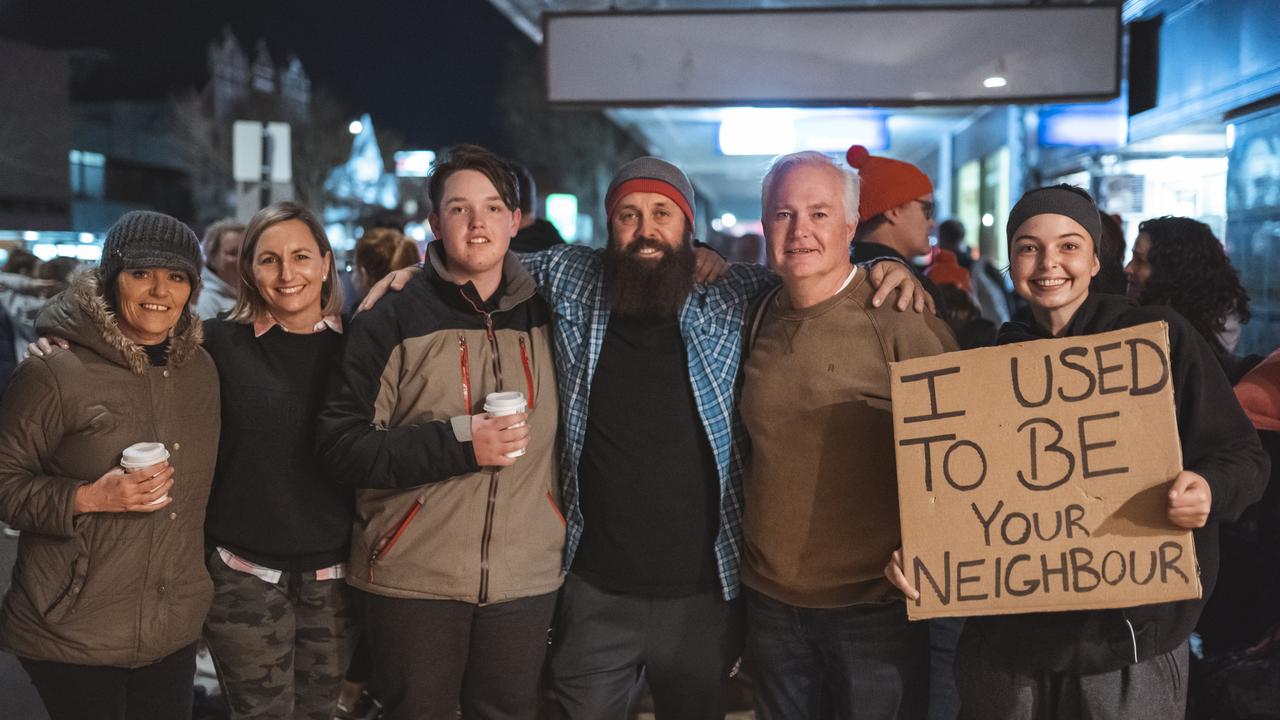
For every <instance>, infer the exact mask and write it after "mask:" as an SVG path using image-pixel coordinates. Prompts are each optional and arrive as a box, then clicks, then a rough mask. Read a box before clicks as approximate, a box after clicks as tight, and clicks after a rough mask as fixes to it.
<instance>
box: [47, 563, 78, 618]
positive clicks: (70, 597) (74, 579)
mask: <svg viewBox="0 0 1280 720" xmlns="http://www.w3.org/2000/svg"><path fill="white" fill-rule="evenodd" d="M88 574H89V558H88V557H87V556H85V555H83V554H79V555H76V557H75V559H74V560H72V561H71V566H70V568H69V569H68V572H67V578H66V581H65V582H64V583H63V585H62V588H61V589H60V591H59V592H57V593H56V594H55V595H54V597H53V599H52V601H51V602H50V603H49V604H48V607H46V608H44V609H43V612H42V613H41V614H42V615H43V616H44V618H45V619H46V620H48V621H49V622H54V623H56V622H60V621H61V620H62V619H63V618H65V617H66V616H67V615H68V614H69V613H74V612H75V611H76V606H77V605H78V604H79V603H80V597H81V595H83V594H84V579H85V576H87V575H88Z"/></svg>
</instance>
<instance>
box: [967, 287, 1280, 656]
mask: <svg viewBox="0 0 1280 720" xmlns="http://www.w3.org/2000/svg"><path fill="white" fill-rule="evenodd" d="M1157 321H1163V322H1165V323H1167V324H1168V326H1169V353H1170V364H1171V365H1172V375H1173V400H1174V406H1175V412H1176V413H1177V421H1178V439H1179V441H1180V443H1181V445H1182V463H1183V468H1185V469H1187V470H1191V471H1193V472H1196V473H1198V474H1200V475H1202V476H1204V479H1205V481H1206V482H1208V484H1209V488H1210V491H1211V492H1212V495H1213V501H1212V505H1211V506H1210V511H1209V522H1208V524H1207V525H1206V526H1205V527H1203V528H1200V529H1199V530H1196V531H1194V533H1193V535H1194V538H1195V544H1196V558H1197V559H1198V560H1199V565H1200V584H1201V586H1202V587H1203V595H1202V597H1201V598H1200V599H1197V600H1183V601H1179V602H1170V603H1159V604H1153V605H1141V606H1138V607H1133V608H1125V609H1121V610H1086V611H1076V612H1058V613H1029V614H1024V615H999V616H991V617H979V618H972V619H971V620H970V621H969V622H968V623H967V625H966V627H965V633H966V635H969V634H970V633H972V635H971V636H970V637H969V638H967V640H968V641H971V642H977V643H978V647H979V648H980V652H981V653H982V654H983V656H984V657H985V658H987V659H988V660H990V661H992V662H996V663H998V664H1001V665H1005V666H1006V667H1008V668H1010V669H1016V670H1021V671H1026V670H1039V671H1062V672H1075V673H1097V672H1108V671H1112V670H1117V669H1119V668H1122V667H1125V666H1126V665H1129V664H1132V663H1134V662H1135V661H1142V660H1146V659H1148V658H1151V657H1154V656H1156V655H1159V654H1162V653H1166V652H1169V651H1170V650H1173V649H1174V648H1176V647H1177V646H1178V645H1180V644H1182V642H1183V641H1185V640H1186V639H1187V637H1188V636H1190V634H1191V631H1192V629H1193V628H1194V627H1195V624H1196V620H1197V619H1198V618H1199V617H1200V610H1201V608H1203V607H1204V603H1205V601H1206V600H1207V599H1208V597H1209V595H1210V594H1211V593H1212V592H1213V586H1214V583H1215V581H1216V580H1217V576H1218V523H1220V522H1222V521H1230V520H1234V519H1236V518H1238V517H1239V516H1240V513H1241V512H1243V511H1244V509H1245V508H1247V507H1248V506H1249V505H1251V504H1253V503H1255V502H1257V500H1258V499H1259V498H1260V497H1262V492H1263V490H1264V489H1265V488H1266V483H1267V477H1268V475H1269V473H1270V461H1269V459H1268V458H1267V455H1266V453H1264V452H1263V450H1262V446H1261V444H1260V443H1259V442H1258V435H1257V433H1256V432H1254V429H1253V426H1252V425H1251V424H1250V423H1249V420H1248V419H1247V418H1246V417H1245V415H1244V412H1243V411H1242V410H1241V409H1240V405H1239V403H1238V402H1237V401H1236V397H1235V394H1234V393H1233V392H1232V390H1231V385H1230V384H1228V382H1227V378H1226V376H1225V375H1223V373H1222V368H1221V367H1220V366H1219V364H1218V361H1217V359H1216V358H1215V357H1214V354H1213V351H1212V350H1211V349H1210V348H1209V345H1208V343H1206V342H1205V340H1204V338H1202V337H1201V336H1200V335H1199V333H1197V332H1196V331H1195V329H1194V328H1192V327H1191V324H1190V323H1188V322H1187V321H1186V320H1184V319H1183V318H1182V316H1180V315H1178V314H1177V313H1176V312H1174V311H1173V310H1170V309H1169V308H1166V307H1156V306H1138V305H1136V304H1134V302H1133V301H1132V300H1129V299H1128V298H1124V297H1120V296H1118V295H1105V294H1095V293H1091V294H1090V295H1089V297H1088V298H1086V299H1085V302H1084V304H1083V305H1081V306H1080V309H1079V310H1077V311H1076V314H1075V315H1074V316H1073V317H1072V318H1071V322H1070V323H1069V324H1068V325H1067V329H1066V332H1064V333H1063V336H1064V337H1074V336H1079V335H1093V334H1096V333H1102V332H1107V331H1110V330H1119V329H1122V328H1128V327H1133V326H1135V325H1141V324H1143V323H1149V322H1157ZM1046 337H1049V333H1048V331H1047V330H1046V329H1045V328H1043V327H1040V326H1039V325H1035V324H1032V325H1024V324H1022V323H1013V322H1011V323H1006V324H1005V325H1004V327H1002V328H1001V329H1000V338H999V344H1001V345H1006V344H1009V343H1015V342H1024V341H1027V340H1037V339H1042V338H1046ZM1170 479H1171V480H1172V478H1170Z"/></svg>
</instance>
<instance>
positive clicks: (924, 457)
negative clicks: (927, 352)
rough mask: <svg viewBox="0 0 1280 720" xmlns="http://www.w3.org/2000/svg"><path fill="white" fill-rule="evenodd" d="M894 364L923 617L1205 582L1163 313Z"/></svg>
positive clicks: (903, 492) (1090, 603) (1142, 594)
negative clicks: (1186, 498)
mask: <svg viewBox="0 0 1280 720" xmlns="http://www.w3.org/2000/svg"><path fill="white" fill-rule="evenodd" d="M890 376H891V381H892V390H893V427H894V440H895V445H896V447H897V464H898V498H899V513H900V516H901V521H902V543H903V571H904V572H905V574H906V576H907V578H908V579H909V580H911V581H912V582H913V583H914V584H915V586H916V587H917V588H918V589H919V590H920V599H919V600H916V601H908V603H907V611H908V614H909V616H910V617H911V618H912V619H920V618H929V617H945V616H964V615H993V614H1001V613H1021V612H1036V611H1049V610H1083V609H1094V608H1116V607H1131V606H1134V605H1145V604H1147V603H1156V602H1167V601H1171V600H1184V599H1188V598H1196V597H1199V596H1200V592H1201V589H1200V578H1199V573H1198V570H1197V565H1196V558H1195V546H1194V544H1193V543H1192V539H1191V532H1190V531H1186V530H1182V529H1180V528H1177V527H1175V526H1174V525H1173V524H1172V523H1171V522H1169V520H1168V518H1167V514H1166V513H1167V504H1168V489H1169V484H1170V481H1171V480H1173V478H1174V476H1176V475H1177V474H1178V472H1179V471H1180V470H1181V466H1182V453H1181V449H1180V446H1179V444H1178V428H1177V423H1176V419H1175V412H1174V405H1173V387H1172V378H1171V376H1170V364H1169V340H1168V330H1167V327H1166V326H1165V324H1164V323H1150V324H1146V325H1141V326H1138V327H1134V328H1129V329H1126V330H1118V331H1115V332H1109V333H1103V334H1099V335H1089V336H1084V337H1071V338H1061V339H1055V340H1038V341H1035V342H1026V343H1020V344H1016V345H1006V346H1001V347H995V348H983V349H979V350H971V351H967V352H961V353H948V354H945V355H937V356H933V357H926V358H917V359H914V360H907V361H904V362H897V363H893V364H892V366H891V368H890Z"/></svg>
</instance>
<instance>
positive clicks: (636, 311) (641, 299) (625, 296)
mask: <svg viewBox="0 0 1280 720" xmlns="http://www.w3.org/2000/svg"><path fill="white" fill-rule="evenodd" d="M645 248H656V249H658V250H661V251H662V256H661V257H659V258H658V259H656V260H654V259H652V258H641V257H640V255H639V252H640V250H642V249H645ZM695 262H696V260H695V258H694V255H693V248H692V247H690V245H689V244H688V243H681V245H680V246H679V247H676V248H672V247H669V246H667V245H664V244H662V243H661V242H659V241H657V240H652V239H650V238H636V239H635V241H633V242H632V243H631V244H630V245H628V246H627V247H625V248H623V247H618V245H617V244H616V243H615V242H614V241H613V239H612V238H610V240H609V248H608V250H607V251H606V252H605V256H604V287H605V291H606V292H607V293H608V298H609V309H610V311H611V312H613V313H617V314H618V315H624V316H628V317H641V318H674V317H676V316H677V315H679V313H680V308H681V307H683V306H684V301H685V298H687V297H689V293H690V291H692V290H693V270H694V264H695Z"/></svg>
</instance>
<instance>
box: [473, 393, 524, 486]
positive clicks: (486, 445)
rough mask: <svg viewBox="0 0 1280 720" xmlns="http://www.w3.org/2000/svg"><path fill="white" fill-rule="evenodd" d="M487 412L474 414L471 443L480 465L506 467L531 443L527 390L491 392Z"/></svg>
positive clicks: (487, 401)
mask: <svg viewBox="0 0 1280 720" xmlns="http://www.w3.org/2000/svg"><path fill="white" fill-rule="evenodd" d="M484 409H485V412H484V414H482V415H473V416H472V417H471V444H472V447H473V448H474V449H475V454H476V462H477V463H479V464H480V466H481V467H506V466H509V465H513V464H515V460H516V458H518V457H520V456H521V455H524V453H525V447H526V446H527V445H528V444H529V427H528V425H526V424H525V421H526V420H528V417H529V416H528V415H526V414H525V400H524V394H523V393H519V392H501V393H489V395H488V396H486V397H485V404H484Z"/></svg>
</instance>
